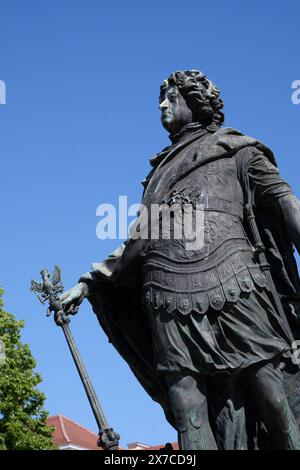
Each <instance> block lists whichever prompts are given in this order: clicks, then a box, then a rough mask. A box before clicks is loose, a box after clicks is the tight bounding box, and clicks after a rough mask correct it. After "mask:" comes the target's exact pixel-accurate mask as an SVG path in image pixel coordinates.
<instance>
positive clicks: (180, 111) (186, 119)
mask: <svg viewBox="0 0 300 470" xmlns="http://www.w3.org/2000/svg"><path fill="white" fill-rule="evenodd" d="M159 109H160V110H161V122H162V125H163V126H164V128H165V129H166V130H167V131H168V132H170V133H171V134H176V133H177V132H179V131H180V130H181V129H182V128H183V126H185V125H186V124H190V123H191V122H193V113H192V111H191V110H190V108H189V107H188V106H187V104H186V101H185V99H184V98H183V96H182V95H181V94H180V92H179V90H178V88H177V87H175V86H171V85H170V86H169V87H168V88H166V90H165V91H164V93H163V95H162V96H161V101H160V105H159Z"/></svg>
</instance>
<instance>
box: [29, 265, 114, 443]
mask: <svg viewBox="0 0 300 470" xmlns="http://www.w3.org/2000/svg"><path fill="white" fill-rule="evenodd" d="M40 273H41V276H42V281H41V282H37V281H34V280H33V279H32V280H31V288H30V290H32V291H33V292H34V293H35V294H36V296H37V298H38V299H39V301H40V302H41V303H42V304H45V303H46V302H49V307H48V309H47V316H48V317H49V316H50V315H51V312H54V321H55V323H56V324H57V326H60V327H61V328H62V330H63V332H64V335H65V338H66V340H67V343H68V346H69V349H70V351H71V354H72V357H73V359H74V362H75V365H76V368H77V371H78V373H79V376H80V379H81V382H82V384H83V387H84V389H85V392H86V395H87V397H88V400H89V402H90V405H91V408H92V411H93V414H94V416H95V419H96V422H97V425H98V428H99V439H98V442H97V445H98V446H99V447H102V448H103V449H104V450H118V446H119V439H120V436H119V434H118V433H116V432H115V431H114V430H113V429H112V428H110V427H109V426H108V424H107V421H106V419H105V416H104V413H103V410H102V408H101V405H100V403H99V400H98V398H97V395H96V392H95V390H94V387H93V385H92V383H91V380H90V378H89V376H88V373H87V371H86V368H85V365H84V363H83V361H82V359H81V357H80V354H79V351H78V349H77V346H76V343H75V341H74V338H73V336H72V333H71V330H70V327H69V323H70V319H69V318H68V316H67V315H66V313H65V312H64V311H63V308H62V304H61V301H60V297H59V294H61V293H62V292H63V290H64V286H63V284H62V281H61V271H60V268H59V267H58V266H55V267H54V271H53V274H52V275H51V274H50V273H49V271H48V270H47V269H42V270H41V271H40Z"/></svg>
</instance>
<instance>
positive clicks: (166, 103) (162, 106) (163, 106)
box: [159, 100, 168, 111]
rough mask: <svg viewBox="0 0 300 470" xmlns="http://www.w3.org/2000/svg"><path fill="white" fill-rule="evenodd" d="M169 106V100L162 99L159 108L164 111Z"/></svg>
mask: <svg viewBox="0 0 300 470" xmlns="http://www.w3.org/2000/svg"><path fill="white" fill-rule="evenodd" d="M167 107H168V102H167V100H164V101H162V102H161V103H160V105H159V109H160V110H161V111H163V110H164V109H167Z"/></svg>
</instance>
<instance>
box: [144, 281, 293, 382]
mask: <svg viewBox="0 0 300 470" xmlns="http://www.w3.org/2000/svg"><path fill="white" fill-rule="evenodd" d="M269 295H270V294H269V293H268V291H267V290H266V289H264V288H261V289H259V288H257V289H255V290H252V291H251V292H249V293H244V292H243V293H241V295H240V297H239V299H238V301H237V302H235V303H229V302H227V303H226V304H225V305H224V307H223V309H222V310H221V311H216V310H214V309H212V308H210V309H209V310H208V311H207V312H206V314H205V315H199V313H198V312H191V313H190V314H189V315H181V314H180V312H176V311H173V312H172V314H170V313H168V312H167V311H166V309H165V308H164V307H163V306H161V307H160V308H159V309H155V308H154V307H153V306H152V305H151V304H146V303H144V305H145V310H146V313H147V318H148V321H149V324H150V328H151V331H152V337H153V350H154V351H153V352H154V357H155V364H154V367H155V368H156V372H157V373H158V374H165V373H173V372H186V373H191V374H201V375H209V376H212V375H215V374H219V373H223V374H225V375H227V374H230V375H232V374H238V373H239V372H241V371H242V370H244V369H245V368H247V367H249V366H251V365H253V364H256V363H258V362H260V361H268V360H270V359H271V358H273V357H275V356H277V355H280V354H281V353H283V352H285V351H288V350H290V341H289V337H288V334H287V333H286V331H285V327H284V325H283V322H282V320H281V318H280V317H279V315H278V313H277V311H276V310H275V307H274V306H273V304H272V301H271V299H270V297H269Z"/></svg>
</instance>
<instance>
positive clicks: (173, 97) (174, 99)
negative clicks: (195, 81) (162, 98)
mask: <svg viewBox="0 0 300 470" xmlns="http://www.w3.org/2000/svg"><path fill="white" fill-rule="evenodd" d="M176 100H177V95H175V94H174V95H171V96H170V97H169V101H171V103H173V102H174V101H176Z"/></svg>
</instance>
